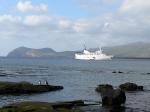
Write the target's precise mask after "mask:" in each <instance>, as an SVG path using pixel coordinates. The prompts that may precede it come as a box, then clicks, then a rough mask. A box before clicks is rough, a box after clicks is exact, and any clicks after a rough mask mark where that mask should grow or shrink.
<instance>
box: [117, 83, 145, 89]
mask: <svg viewBox="0 0 150 112" xmlns="http://www.w3.org/2000/svg"><path fill="white" fill-rule="evenodd" d="M119 88H120V89H122V90H124V91H143V86H138V85H137V84H135V83H130V82H127V83H124V84H121V85H120V86H119Z"/></svg>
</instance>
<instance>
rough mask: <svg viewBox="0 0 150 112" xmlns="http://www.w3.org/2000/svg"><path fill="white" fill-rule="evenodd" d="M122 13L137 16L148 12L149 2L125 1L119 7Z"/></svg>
mask: <svg viewBox="0 0 150 112" xmlns="http://www.w3.org/2000/svg"><path fill="white" fill-rule="evenodd" d="M120 10H121V11H122V12H128V13H132V14H139V13H140V14H139V15H141V14H142V13H145V12H148V13H149V11H150V1H149V0H125V1H124V2H123V4H122V6H121V7H120Z"/></svg>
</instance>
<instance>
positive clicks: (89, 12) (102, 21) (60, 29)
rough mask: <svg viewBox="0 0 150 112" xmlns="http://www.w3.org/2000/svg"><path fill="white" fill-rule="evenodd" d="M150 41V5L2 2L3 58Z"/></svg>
mask: <svg viewBox="0 0 150 112" xmlns="http://www.w3.org/2000/svg"><path fill="white" fill-rule="evenodd" d="M136 41H138V42H139V41H146V42H147V41H150V0H0V55H7V53H8V52H9V51H11V50H12V49H14V48H17V47H20V46H26V47H31V48H44V47H50V48H53V49H54V50H56V51H66V50H78V49H82V48H83V44H85V45H86V46H87V47H89V48H91V47H98V46H110V45H119V44H124V43H131V42H136Z"/></svg>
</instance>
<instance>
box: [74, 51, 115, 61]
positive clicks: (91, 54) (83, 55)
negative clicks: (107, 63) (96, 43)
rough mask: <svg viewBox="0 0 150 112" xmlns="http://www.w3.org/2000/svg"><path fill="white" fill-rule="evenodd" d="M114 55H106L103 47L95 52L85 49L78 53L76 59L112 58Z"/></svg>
mask: <svg viewBox="0 0 150 112" xmlns="http://www.w3.org/2000/svg"><path fill="white" fill-rule="evenodd" d="M112 58H113V56H112V55H106V54H104V53H103V51H102V49H99V50H97V51H95V52H90V51H88V50H86V49H84V50H83V53H76V54H75V59H80V60H111V59H112Z"/></svg>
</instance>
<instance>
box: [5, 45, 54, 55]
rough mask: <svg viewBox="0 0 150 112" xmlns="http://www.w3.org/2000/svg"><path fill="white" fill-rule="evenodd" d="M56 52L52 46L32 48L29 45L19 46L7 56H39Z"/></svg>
mask: <svg viewBox="0 0 150 112" xmlns="http://www.w3.org/2000/svg"><path fill="white" fill-rule="evenodd" d="M55 54H56V52H55V51H54V50H53V49H51V48H42V49H32V48H27V47H19V48H16V49H14V50H13V51H11V52H10V53H8V55H7V57H12V58H20V57H21V58H39V57H43V58H44V57H49V56H53V55H55Z"/></svg>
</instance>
